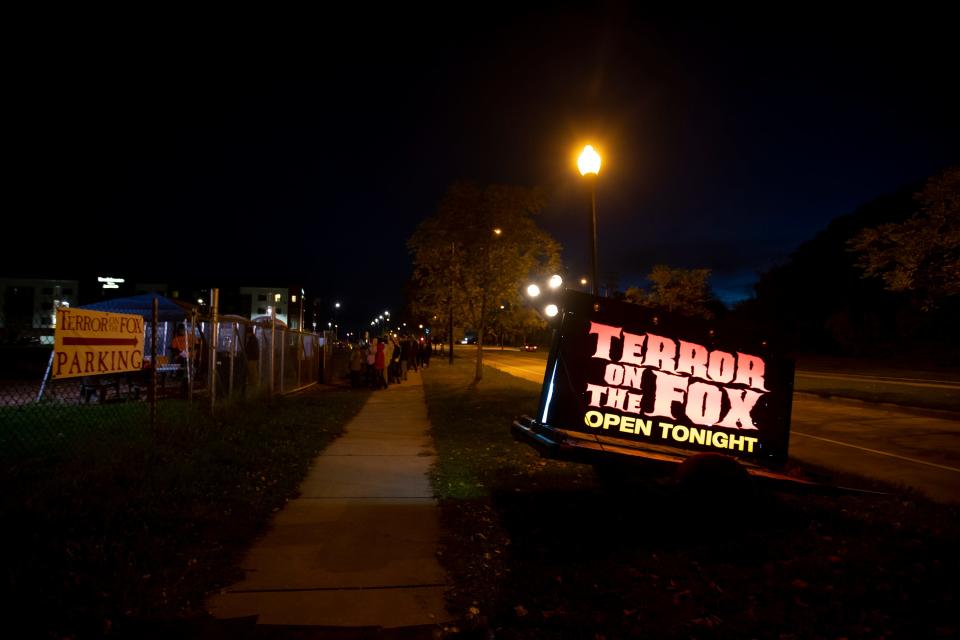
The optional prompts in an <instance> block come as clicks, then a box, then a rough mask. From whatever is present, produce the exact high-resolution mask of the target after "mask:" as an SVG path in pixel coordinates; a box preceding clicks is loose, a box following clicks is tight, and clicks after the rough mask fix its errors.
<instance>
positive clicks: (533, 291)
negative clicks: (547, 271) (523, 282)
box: [527, 284, 540, 298]
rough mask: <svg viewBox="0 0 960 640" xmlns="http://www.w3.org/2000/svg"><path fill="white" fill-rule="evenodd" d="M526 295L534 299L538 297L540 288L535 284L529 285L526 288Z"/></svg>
mask: <svg viewBox="0 0 960 640" xmlns="http://www.w3.org/2000/svg"><path fill="white" fill-rule="evenodd" d="M527 295H528V296H530V297H531V298H536V297H537V296H538V295H540V287H538V286H537V285H535V284H531V285H530V286H528V287H527Z"/></svg>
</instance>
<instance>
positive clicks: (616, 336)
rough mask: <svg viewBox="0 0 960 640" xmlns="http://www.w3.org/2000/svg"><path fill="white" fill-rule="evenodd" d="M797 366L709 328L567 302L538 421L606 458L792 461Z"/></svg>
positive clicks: (573, 299)
mask: <svg viewBox="0 0 960 640" xmlns="http://www.w3.org/2000/svg"><path fill="white" fill-rule="evenodd" d="M792 393H793V364H792V362H791V361H789V360H788V359H787V358H785V357H783V356H782V355H781V354H778V353H775V352H774V351H773V350H772V349H771V348H770V346H769V345H768V344H767V343H766V342H765V341H763V340H761V339H757V338H756V337H750V336H747V337H744V336H739V337H734V336H732V335H725V334H724V333H723V332H722V331H718V330H717V329H716V328H715V327H712V326H711V325H710V324H708V323H706V322H705V321H702V320H695V319H690V318H684V317H679V316H672V315H670V314H665V313H662V312H658V311H656V310H653V309H650V308H646V307H641V306H639V305H633V304H628V303H624V302H619V301H615V300H609V299H604V298H594V297H592V296H588V295H585V294H582V293H578V292H574V291H567V292H565V293H564V300H563V305H562V314H561V316H560V319H559V326H558V330H557V336H556V339H555V344H554V346H553V349H552V350H551V353H550V358H549V360H548V362H547V369H546V377H545V379H544V385H543V391H542V394H541V399H540V408H539V412H538V415H537V416H536V420H537V422H539V423H540V424H541V425H543V426H545V427H549V428H553V429H557V430H561V431H562V432H563V433H564V436H565V437H567V438H573V439H580V440H589V441H592V445H593V446H595V447H600V448H608V447H617V448H618V449H620V450H622V449H623V448H624V447H627V448H633V449H636V450H643V449H647V450H651V451H660V452H674V453H678V450H681V451H679V453H680V454H682V455H690V453H691V452H708V451H710V452H720V453H725V454H728V455H732V456H735V457H738V458H742V459H745V460H750V461H753V462H756V463H759V464H762V465H764V466H769V467H777V466H780V465H782V464H783V463H784V462H785V461H786V455H787V446H788V440H789V429H790V410H791V398H792Z"/></svg>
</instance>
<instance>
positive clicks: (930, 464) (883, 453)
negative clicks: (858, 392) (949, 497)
mask: <svg viewBox="0 0 960 640" xmlns="http://www.w3.org/2000/svg"><path fill="white" fill-rule="evenodd" d="M790 433H791V434H792V435H797V436H804V437H806V438H813V439H814V440H823V441H824V442H829V443H830V444H838V445H840V446H841V447H850V448H851V449H859V450H860V451H869V452H870V453H876V454H878V455H881V456H889V457H891V458H897V459H899V460H906V461H907V462H915V463H917V464H925V465H927V466H928V467H936V468H937V469H946V470H947V471H953V472H954V473H960V469H958V468H956V467H949V466H947V465H945V464H937V463H936V462H927V461H926V460H917V459H916V458H908V457H907V456H901V455H897V454H896V453H890V452H888V451H880V450H878V449H870V448H869V447H861V446H858V445H855V444H850V443H848V442H840V441H839V440H831V439H830V438H823V437H821V436H815V435H811V434H809V433H803V432H802V431H797V430H795V429H791V431H790Z"/></svg>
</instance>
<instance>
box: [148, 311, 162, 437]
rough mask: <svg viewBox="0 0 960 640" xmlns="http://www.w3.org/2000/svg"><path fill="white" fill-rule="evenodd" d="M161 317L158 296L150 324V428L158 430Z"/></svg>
mask: <svg viewBox="0 0 960 640" xmlns="http://www.w3.org/2000/svg"><path fill="white" fill-rule="evenodd" d="M159 316H160V310H159V305H158V303H157V296H153V317H152V318H151V322H150V428H152V429H156V428H157V324H158V322H157V321H158V319H159Z"/></svg>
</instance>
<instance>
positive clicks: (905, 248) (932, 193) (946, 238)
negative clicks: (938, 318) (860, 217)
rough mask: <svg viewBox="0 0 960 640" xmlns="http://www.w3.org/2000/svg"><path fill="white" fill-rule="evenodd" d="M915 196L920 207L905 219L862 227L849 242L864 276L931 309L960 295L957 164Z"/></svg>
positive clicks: (959, 187)
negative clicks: (875, 279) (878, 279)
mask: <svg viewBox="0 0 960 640" xmlns="http://www.w3.org/2000/svg"><path fill="white" fill-rule="evenodd" d="M916 200H917V202H919V204H920V210H919V211H917V212H916V213H914V214H913V215H912V216H910V217H909V218H908V219H906V220H904V221H903V222H890V223H887V224H882V225H879V226H876V227H867V228H865V229H863V230H861V231H860V233H858V234H857V235H856V236H855V237H854V238H852V239H851V240H850V242H849V245H850V248H851V250H853V251H855V252H856V253H857V254H858V260H857V263H856V264H857V266H858V267H860V268H861V269H862V270H863V275H864V277H868V278H869V277H879V278H881V279H882V280H883V283H884V286H885V287H886V288H887V289H888V290H890V291H896V292H910V293H911V294H913V298H914V300H915V301H916V302H917V303H918V304H919V305H920V306H921V307H922V308H923V309H931V308H933V307H936V306H938V305H939V304H940V303H941V302H942V300H943V299H944V298H946V297H948V296H955V295H957V294H960V167H952V168H950V169H947V170H946V171H944V172H943V173H941V174H940V175H937V176H934V177H933V178H930V180H928V181H927V183H926V185H924V188H923V190H921V191H920V192H919V193H918V194H916Z"/></svg>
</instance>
